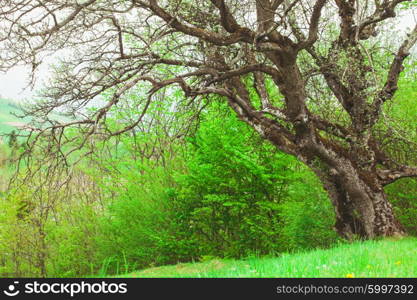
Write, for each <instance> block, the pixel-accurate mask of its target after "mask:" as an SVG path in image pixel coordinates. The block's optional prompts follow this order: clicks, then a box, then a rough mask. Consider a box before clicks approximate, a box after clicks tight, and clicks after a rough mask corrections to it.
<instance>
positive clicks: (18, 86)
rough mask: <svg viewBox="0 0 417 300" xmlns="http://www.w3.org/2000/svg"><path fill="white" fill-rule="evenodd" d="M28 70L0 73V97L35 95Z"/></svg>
mask: <svg viewBox="0 0 417 300" xmlns="http://www.w3.org/2000/svg"><path fill="white" fill-rule="evenodd" d="M415 24H416V16H415V15H413V14H410V15H407V16H405V17H402V18H401V20H400V22H399V23H398V28H397V29H398V30H401V31H404V32H405V31H406V30H407V29H408V28H413V27H414V26H415ZM408 31H409V30H408ZM416 48H417V47H415V48H414V49H413V52H416V51H417V49H416ZM50 63H51V61H49V62H44V63H43V64H42V65H41V66H40V71H39V72H38V73H39V74H38V75H39V76H38V80H37V87H38V88H39V87H40V86H41V84H42V82H43V80H44V79H45V78H46V77H47V74H48V64H50ZM29 70H30V69H29V68H27V67H23V66H21V67H16V68H14V69H12V70H10V71H9V72H7V73H6V74H4V73H0V97H1V98H7V99H15V100H20V101H22V100H24V99H30V98H32V96H33V95H34V94H35V91H34V90H31V88H30V87H29V88H27V84H28V74H29ZM35 89H36V88H35Z"/></svg>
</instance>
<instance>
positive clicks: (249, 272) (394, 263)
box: [102, 238, 417, 278]
mask: <svg viewBox="0 0 417 300" xmlns="http://www.w3.org/2000/svg"><path fill="white" fill-rule="evenodd" d="M416 255H417V239H416V238H404V239H401V240H394V239H388V240H381V241H367V242H355V243H352V244H341V245H339V246H337V247H334V248H332V249H327V250H313V251H310V252H304V253H296V254H284V255H282V256H280V257H277V258H251V259H245V260H221V259H213V260H210V261H207V262H201V263H186V264H177V265H173V266H163V267H156V268H150V269H145V270H141V271H137V272H130V273H127V274H124V275H119V276H117V277H221V278H230V277H303V278H306V277H307V278H311V277H352V278H353V277H416V275H417V262H416V260H415V257H416ZM102 275H103V274H102Z"/></svg>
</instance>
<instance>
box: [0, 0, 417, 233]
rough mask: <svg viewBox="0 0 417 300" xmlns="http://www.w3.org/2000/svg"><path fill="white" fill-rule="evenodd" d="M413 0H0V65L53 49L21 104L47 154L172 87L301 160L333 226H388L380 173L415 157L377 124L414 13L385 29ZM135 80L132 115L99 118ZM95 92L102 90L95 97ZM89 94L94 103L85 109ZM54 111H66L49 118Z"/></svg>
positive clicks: (409, 39) (393, 86) (403, 168)
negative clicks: (33, 100)
mask: <svg viewBox="0 0 417 300" xmlns="http://www.w3.org/2000/svg"><path fill="white" fill-rule="evenodd" d="M413 7H415V1H409V0H360V1H359V0H316V1H307V0H291V1H290V0H204V1H189V0H54V1H52V0H1V7H0V18H1V22H0V26H1V30H0V41H1V42H0V45H1V52H0V67H1V68H2V70H7V69H8V68H10V67H12V66H14V65H16V64H29V65H30V66H32V70H33V75H34V76H33V78H36V74H37V70H38V66H39V65H40V64H41V63H42V62H43V60H45V59H46V58H47V57H48V56H51V55H52V56H53V55H55V56H57V54H59V53H61V54H59V55H61V56H62V59H61V62H60V65H59V67H57V68H56V74H55V77H54V78H53V79H52V80H51V81H50V82H49V83H48V85H47V88H46V89H45V90H44V91H43V98H42V99H43V100H42V101H40V102H39V103H38V105H37V106H36V107H35V108H34V109H33V110H32V111H31V114H32V115H33V116H35V117H36V120H42V121H43V125H42V127H40V128H39V129H34V130H33V132H32V133H31V140H32V141H37V140H38V139H39V137H40V136H42V137H47V138H49V143H48V149H53V150H50V152H51V153H53V154H54V155H56V156H57V159H58V160H59V159H61V160H62V161H65V159H66V158H67V157H68V155H69V154H71V153H74V151H75V150H77V149H81V148H82V147H83V145H84V144H86V143H87V142H88V140H89V139H90V138H91V137H92V136H94V135H97V134H100V135H102V136H105V135H106V136H114V135H118V134H121V133H123V132H128V131H129V130H132V129H134V128H135V126H136V125H137V124H139V122H141V121H142V120H144V119H145V118H146V110H147V108H148V107H149V103H151V101H161V97H156V95H158V93H160V92H161V91H163V90H164V91H167V90H168V91H170V93H172V92H173V91H175V89H180V90H181V91H182V92H183V94H184V96H185V97H187V98H188V99H189V100H187V101H188V102H189V103H195V102H198V101H203V100H204V99H205V100H207V99H210V98H213V97H215V98H216V99H221V101H226V102H227V103H228V105H229V106H230V107H231V108H232V109H233V111H234V112H235V113H236V114H237V115H238V117H239V118H240V119H241V120H242V121H244V122H246V123H247V124H249V125H250V126H251V127H252V128H253V129H254V130H256V131H257V132H258V133H259V134H260V135H262V136H263V137H264V138H265V139H267V140H269V141H270V142H271V143H272V144H273V145H275V146H276V147H277V148H278V149H280V150H282V151H284V152H286V153H289V154H291V155H294V156H296V157H297V158H298V159H299V160H300V161H302V162H303V163H305V164H306V165H307V166H309V167H310V168H311V169H312V170H313V171H314V172H315V173H316V174H317V176H318V177H319V178H320V180H321V182H322V183H323V185H324V187H325V189H326V190H327V192H328V194H329V196H330V199H331V201H332V203H333V205H334V209H335V212H336V218H337V220H336V224H335V228H336V230H337V232H338V233H339V234H340V235H342V236H344V237H346V238H350V237H352V236H353V235H359V236H361V237H363V238H372V237H376V236H392V235H402V234H404V232H403V229H402V226H401V225H400V223H399V222H398V221H397V220H396V218H395V216H394V214H393V209H392V206H391V205H390V203H389V202H388V200H387V197H386V195H385V194H384V186H386V185H388V184H390V183H392V182H393V181H395V180H397V179H400V178H403V177H411V176H417V168H416V167H415V166H414V167H413V166H412V165H407V163H406V162H404V161H401V160H398V159H395V158H393V157H392V155H391V154H392V151H389V147H388V148H387V146H386V143H382V140H381V136H383V135H381V134H380V132H381V130H384V127H383V126H382V127H381V126H379V125H378V124H380V123H381V122H382V121H383V119H384V113H383V108H384V105H386V103H389V102H391V101H395V99H393V98H394V95H395V92H396V90H397V83H398V81H399V78H400V75H401V73H402V71H403V70H404V65H405V63H406V58H407V57H408V56H409V55H410V52H411V49H412V47H413V45H414V44H415V43H416V40H417V26H416V27H414V29H412V28H411V29H410V28H409V29H408V30H409V32H408V33H406V34H403V37H402V38H401V41H398V40H396V41H394V42H392V41H393V39H387V36H392V35H393V33H394V32H395V30H394V29H395V25H392V24H395V23H393V21H394V20H396V19H397V18H398V15H399V12H401V13H403V14H404V13H405V14H406V13H407V9H408V10H410V11H411V10H412V9H413ZM413 26H414V25H413ZM384 36H385V37H384ZM400 36H401V34H399V37H400ZM390 40H391V42H389V41H390ZM387 41H388V42H387ZM384 43H385V44H384ZM381 44H382V45H381ZM62 49H64V50H62ZM68 53H70V54H68ZM137 86H141V87H142V88H147V89H148V96H147V97H144V98H143V102H142V103H141V104H140V108H141V109H142V113H141V114H140V116H139V117H138V118H137V120H132V122H131V123H130V124H126V126H125V127H124V128H122V129H121V130H117V131H114V130H113V131H111V129H110V128H106V123H105V119H106V115H108V114H109V112H110V111H111V109H112V108H114V107H117V105H121V103H122V101H123V95H124V94H125V93H128V92H129V90H131V89H133V88H134V87H137ZM102 93H107V94H110V95H111V97H110V98H108V99H110V100H106V101H103V100H97V97H98V96H99V95H101V94H102ZM158 99H159V100H158ZM89 103H90V104H91V103H95V106H99V108H98V109H95V110H91V109H85V108H86V107H88V106H89ZM56 110H59V111H63V110H65V111H66V112H67V113H68V114H69V115H72V116H73V118H72V120H71V121H68V122H66V123H60V122H58V121H56V120H55V121H54V120H53V118H49V115H50V114H51V113H52V112H54V111H56ZM378 126H379V127H378ZM73 127H76V128H78V129H79V130H80V131H81V132H82V133H83V134H84V135H83V136H84V138H83V139H82V140H81V142H80V141H79V140H78V144H77V143H75V142H74V139H71V138H70V137H69V136H67V135H66V132H67V130H68V129H69V128H73ZM377 127H378V128H379V130H376V128H377ZM381 128H382V129H381ZM385 131H386V132H385V133H387V132H388V133H389V132H390V130H389V128H388V129H387V128H385ZM71 143H72V145H73V148H71V147H64V146H65V145H66V144H71ZM74 143H75V146H74ZM412 156H413V155H412ZM59 157H60V158H59Z"/></svg>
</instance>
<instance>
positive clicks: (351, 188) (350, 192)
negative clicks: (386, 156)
mask: <svg viewBox="0 0 417 300" xmlns="http://www.w3.org/2000/svg"><path fill="white" fill-rule="evenodd" d="M341 168H343V166H341ZM343 169H345V168H343ZM333 170H334V169H333ZM345 170H346V169H345ZM345 172H346V173H344V174H338V173H337V171H336V172H335V171H333V172H330V173H331V174H327V176H326V175H324V174H323V172H318V173H319V174H318V175H319V178H320V180H321V181H322V183H323V185H324V187H325V189H326V190H327V192H328V194H329V196H330V199H331V201H332V204H333V206H334V210H335V214H336V223H335V227H334V228H335V230H336V231H337V233H338V234H339V235H340V236H342V237H344V238H346V239H352V238H354V237H360V238H364V239H368V238H374V237H378V236H401V235H404V234H405V231H404V228H403V227H402V226H401V224H400V222H399V221H398V220H397V219H396V217H395V215H394V212H393V208H392V205H391V204H390V203H389V202H388V199H387V196H386V194H385V193H384V190H383V187H382V185H381V184H378V183H376V182H375V181H374V180H367V179H364V178H361V177H360V175H359V172H358V171H357V170H355V169H351V168H349V170H346V171H345ZM316 173H317V172H316ZM368 176H371V175H368Z"/></svg>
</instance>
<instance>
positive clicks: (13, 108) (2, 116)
mask: <svg viewBox="0 0 417 300" xmlns="http://www.w3.org/2000/svg"><path fill="white" fill-rule="evenodd" d="M21 114H22V110H21V109H20V105H19V104H18V103H16V102H14V101H13V100H6V99H0V134H4V133H9V132H11V131H12V130H14V129H16V128H19V127H21V126H24V125H25V124H26V123H27V121H28V120H27V119H26V120H25V119H21V118H18V117H17V116H16V115H21Z"/></svg>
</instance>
